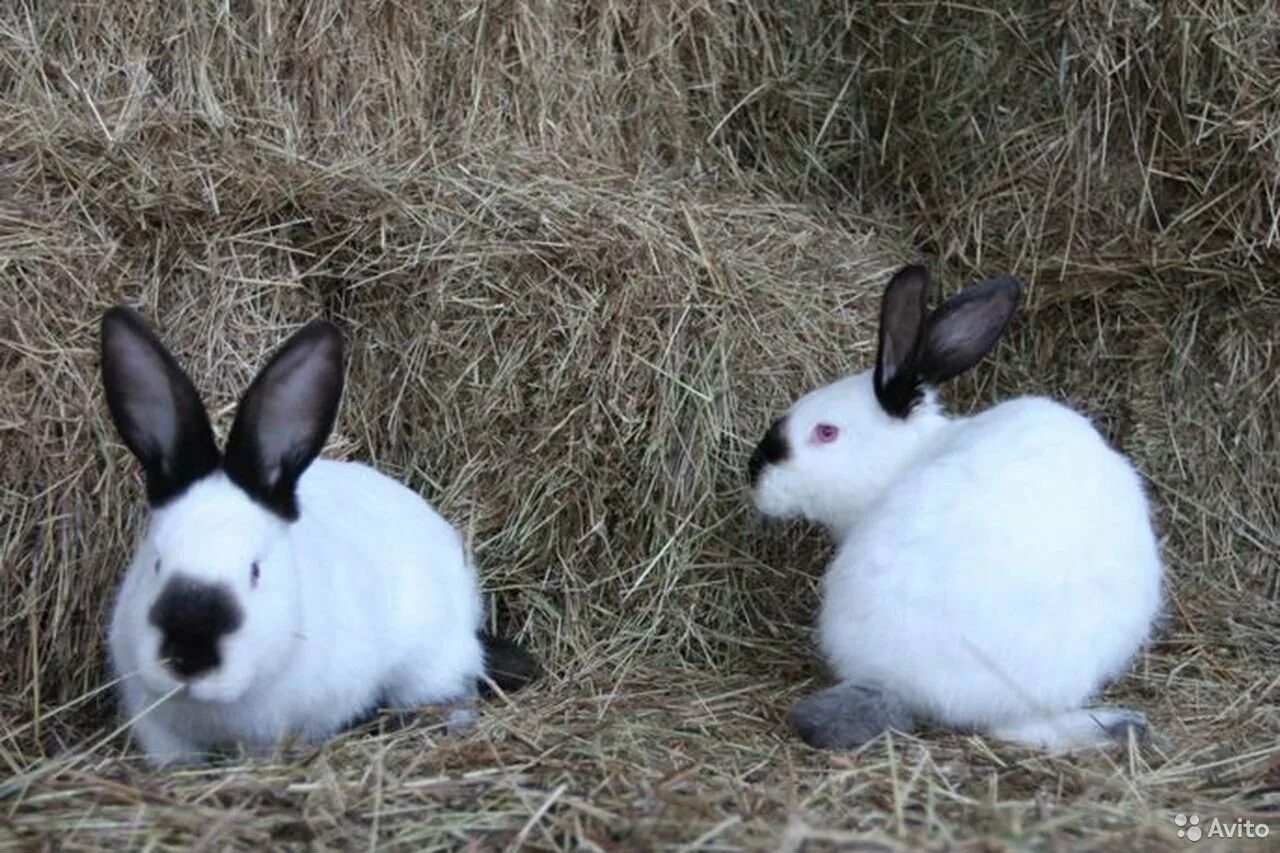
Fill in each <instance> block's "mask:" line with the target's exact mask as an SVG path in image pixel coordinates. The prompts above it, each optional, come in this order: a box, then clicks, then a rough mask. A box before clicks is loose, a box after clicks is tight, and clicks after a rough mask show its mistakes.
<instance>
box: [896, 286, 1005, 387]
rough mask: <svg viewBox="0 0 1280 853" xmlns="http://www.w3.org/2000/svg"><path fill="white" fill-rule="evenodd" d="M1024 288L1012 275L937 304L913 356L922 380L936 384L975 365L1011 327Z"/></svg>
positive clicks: (970, 289)
mask: <svg viewBox="0 0 1280 853" xmlns="http://www.w3.org/2000/svg"><path fill="white" fill-rule="evenodd" d="M1024 291H1025V287H1024V285H1023V284H1022V280H1021V279H1018V278H1016V277H1014V276H1011V275H1003V276H1000V277H999V278H992V279H988V280H987V281H984V282H982V283H981V284H976V285H974V286H973V287H970V288H968V289H967V290H964V291H962V292H960V293H957V294H956V295H955V296H953V297H951V298H950V299H948V300H947V301H946V302H944V303H942V305H940V306H938V308H937V310H935V311H934V312H933V313H932V314H931V315H929V320H928V322H927V323H925V328H924V333H923V334H922V335H921V337H920V342H919V348H918V350H917V352H916V357H915V371H916V373H917V375H919V377H920V379H921V380H922V381H923V382H926V383H928V384H930V385H936V384H938V383H939V382H945V381H946V380H948V379H950V378H951V377H953V376H956V375H958V374H960V373H963V372H964V371H966V370H968V369H969V368H970V367H973V366H974V365H975V364H977V363H978V362H979V361H981V360H982V358H983V356H985V355H986V354H987V353H989V352H991V350H992V349H993V348H994V347H995V345H996V343H997V342H998V341H999V340H1000V336H1001V335H1003V334H1004V331H1005V329H1007V328H1008V327H1009V323H1010V321H1012V320H1013V315H1014V314H1016V313H1017V311H1018V306H1019V305H1021V304H1022V295H1023V292H1024Z"/></svg>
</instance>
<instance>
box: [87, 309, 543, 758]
mask: <svg viewBox="0 0 1280 853" xmlns="http://www.w3.org/2000/svg"><path fill="white" fill-rule="evenodd" d="M342 350H343V345H342V338H341V335H340V334H339V332H338V330H337V329H336V328H335V327H334V326H332V325H331V324H329V323H326V322H323V321H315V322H313V323H311V324H309V325H307V326H305V327H304V328H302V329H301V330H300V331H298V332H297V333H296V334H295V335H293V337H291V338H290V339H289V340H288V341H287V342H286V343H285V344H284V345H283V347H281V348H280V350H279V351H278V352H277V353H276V354H275V355H274V356H273V357H272V358H271V359H270V361H269V362H268V363H267V365H266V366H265V367H264V368H263V369H262V371H261V372H260V373H259V374H258V376H257V377H256V378H255V379H254V381H253V383H252V384H251V385H250V386H249V389H248V390H247V391H246V392H245V394H244V396H243V397H242V398H241V400H240V404H239V407H238V409H237V412H236V418H235V421H234V424H233V426H232V428H231V433H230V436H229V438H228V441H227V446H226V452H225V453H220V452H219V451H218V448H217V446H216V445H215V443H214V437H213V431H212V429H211V428H210V423H209V417H208V415H207V413H206V412H205V408H204V406H203V404H202V403H201V401H200V398H199V396H198V394H197V392H196V389H195V387H194V386H193V385H192V383H191V380H190V379H189V378H188V377H187V375H186V374H185V373H184V372H183V370H182V369H181V368H180V367H179V366H178V364H177V362H176V361H175V360H174V358H173V357H172V356H171V355H170V354H169V352H168V351H167V350H166V349H165V348H164V346H163V345H162V344H161V343H160V341H159V340H158V339H157V338H156V337H155V335H154V334H153V333H152V332H151V331H150V329H149V328H148V327H147V325H146V323H145V322H144V321H143V320H142V319H141V317H139V316H138V315H137V314H136V313H134V312H133V311H132V310H130V309H127V308H119V307H118V308H113V309H111V310H109V311H108V312H107V313H106V314H105V315H104V317H103V320H102V380H103V385H104V388H105V392H106V399H107V404H108V407H109V409H110V412H111V416H112V418H113V420H114V421H115V424H116V427H117V429H118V430H119V432H120V435H121V437H122V438H123V439H124V442H125V444H126V445H127V446H128V447H129V449H130V450H131V451H132V452H133V454H134V455H135V456H136V457H137V458H138V461H139V462H141V463H142V468H143V471H144V474H145V479H146V489H147V497H148V500H149V503H150V517H149V520H148V525H147V530H146V533H145V536H144V537H143V539H142V542H141V544H140V545H139V547H138V549H137V552H136V554H135V555H134V557H133V560H132V562H131V564H130V566H129V569H128V572H127V574H126V576H125V579H124V582H123V584H122V586H121V588H120V591H119V594H118V596H117V599H116V602H115V609H114V612H113V614H112V618H111V627H110V632H109V651H110V660H111V664H112V668H113V670H114V672H115V674H116V676H117V677H118V678H119V679H120V694H121V699H122V705H123V710H124V711H125V712H126V714H127V715H128V718H129V720H130V721H131V724H132V729H133V732H134V735H135V736H136V738H137V740H138V742H139V743H140V745H141V746H142V748H143V750H144V751H145V753H146V756H147V758H148V760H149V761H150V762H151V763H152V764H154V765H162V764H166V763H169V762H173V761H198V760H200V758H201V757H202V755H203V754H204V753H205V752H206V751H207V750H208V749H210V748H213V747H216V746H221V745H229V744H239V745H242V746H244V747H246V748H248V749H250V750H251V751H254V752H262V751H264V750H266V749H268V748H270V747H272V746H273V745H274V744H276V743H277V741H279V740H280V739H281V738H282V737H284V736H295V737H300V738H301V739H303V740H305V741H307V742H312V743H315V742H318V741H322V740H323V739H325V738H327V737H328V736H330V735H332V734H334V733H335V732H337V731H339V730H340V729H342V728H343V727H344V726H345V725H346V724H349V723H351V722H353V721H356V720H358V719H360V718H361V717H363V716H364V715H367V714H368V713H370V712H371V711H372V710H373V709H375V708H376V707H377V706H378V705H379V704H388V705H391V706H393V707H397V708H415V707H417V706H420V705H423V704H427V703H440V704H444V705H448V706H450V707H451V708H453V709H454V713H453V714H451V719H453V720H455V721H456V722H459V723H462V722H464V721H465V719H466V718H467V717H468V716H469V715H470V714H471V710H470V709H471V707H472V705H473V700H474V697H475V695H476V693H477V687H478V680H480V679H482V677H483V676H484V672H485V669H486V662H485V656H486V651H487V652H488V653H489V655H490V658H491V659H490V660H489V661H488V669H489V672H490V674H491V675H492V676H493V678H494V679H495V681H496V683H497V684H499V685H500V686H502V687H504V688H505V689H514V688H515V687H518V686H519V685H520V684H523V683H524V682H525V681H527V680H529V679H531V678H532V677H534V676H535V675H536V674H537V669H538V667H537V664H536V663H535V662H534V661H533V659H532V658H531V657H530V656H529V655H528V654H527V653H525V652H523V651H522V650H520V649H519V648H518V647H516V646H514V645H513V644H510V643H507V642H505V641H501V640H498V639H496V638H493V637H490V636H488V635H487V634H485V633H484V632H482V631H481V630H480V626H481V620H482V615H483V614H482V601H481V597H480V590H479V587H478V581H477V578H476V573H475V570H474V569H473V568H472V566H471V563H470V561H469V559H468V555H467V553H466V550H465V548H464V544H463V540H462V537H461V536H460V535H459V533H458V532H457V531H456V530H454V529H453V528H452V527H451V526H450V525H449V524H448V523H447V522H446V521H445V520H444V519H443V518H441V517H440V515H438V514H437V513H436V512H435V511H434V510H433V509H432V508H431V507H430V506H429V505H428V504H427V503H426V502H425V501H424V500H422V498H420V497H419V496H418V495H416V494H415V493H413V492H411V491H410V490H409V489H407V488H405V487H404V486H402V485H400V484H399V483H397V482H396V481H394V480H392V479H390V478H388V477H386V476H384V475H382V474H380V473H378V472H377V471H375V470H373V469H372V468H370V467H367V466H365V465H361V464H358V463H352V462H337V461H330V460H319V461H315V460H316V456H317V455H318V454H319V452H320V450H321V448H322V447H323V445H324V442H325V439H326V438H327V436H328V434H329V432H330V430H331V429H332V427H333V423H334V418H335V416H336V414H337V411H338V401H339V397H340V396H341V392H342V381H343V363H342Z"/></svg>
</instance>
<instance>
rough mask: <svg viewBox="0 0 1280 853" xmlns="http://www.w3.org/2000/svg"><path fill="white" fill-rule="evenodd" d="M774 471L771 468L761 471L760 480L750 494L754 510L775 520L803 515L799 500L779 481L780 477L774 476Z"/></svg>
mask: <svg viewBox="0 0 1280 853" xmlns="http://www.w3.org/2000/svg"><path fill="white" fill-rule="evenodd" d="M776 473H777V472H775V471H774V470H773V469H772V468H766V469H765V470H764V471H762V472H761V474H760V480H759V482H757V483H756V487H755V490H754V491H753V492H752V494H751V499H752V502H754V503H755V505H756V511H758V512H759V513H760V514H761V515H763V516H764V517H765V518H771V519H774V520H777V521H785V520H787V519H792V518H799V517H800V516H801V515H803V513H802V512H801V511H800V501H798V500H797V499H796V496H795V495H793V494H792V493H791V490H790V489H788V488H787V487H786V483H784V482H781V480H782V478H781V477H778V476H776Z"/></svg>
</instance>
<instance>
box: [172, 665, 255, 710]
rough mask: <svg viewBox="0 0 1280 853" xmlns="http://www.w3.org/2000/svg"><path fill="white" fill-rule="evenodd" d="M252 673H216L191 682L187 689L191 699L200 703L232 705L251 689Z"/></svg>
mask: <svg viewBox="0 0 1280 853" xmlns="http://www.w3.org/2000/svg"><path fill="white" fill-rule="evenodd" d="M252 676H253V674H252V673H251V672H244V673H239V672H223V671H219V672H215V673H213V674H212V675H207V676H205V677H203V678H198V679H196V680H195V681H193V682H191V686H190V687H188V688H187V691H188V692H189V693H190V695H191V698H192V699H195V700H197V701H199V702H215V703H220V704H230V703H232V702H235V701H237V700H239V699H240V697H241V696H243V695H244V694H245V691H246V690H248V689H249V684H250V683H251V682H252V680H253V678H252Z"/></svg>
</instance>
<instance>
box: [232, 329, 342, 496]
mask: <svg viewBox="0 0 1280 853" xmlns="http://www.w3.org/2000/svg"><path fill="white" fill-rule="evenodd" d="M341 397H342V335H341V333H340V332H339V331H338V329H337V328H336V327H335V326H334V325H333V324H332V323H328V322H325V321H323V320H315V321H313V322H311V323H309V324H307V325H306V326H304V327H303V328H302V329H300V330H299V331H298V332H296V333H295V334H294V335H293V337H291V338H289V340H288V341H286V342H285V343H284V345H283V346H282V347H281V348H280V349H279V350H278V351H277V352H276V353H275V355H273V356H272V357H271V360H270V361H268V362H267V365H266V367H264V368H262V370H261V372H259V373H258V375H257V377H256V378H255V379H254V380H253V383H252V384H251V385H250V386H249V389H248V390H247V391H245V393H244V396H243V397H242V398H241V399H240V405H239V407H238V408H237V410H236V419H235V423H234V424H232V426H231V435H230V437H229V438H228V439H227V450H226V454H225V456H226V461H225V462H224V468H225V469H226V472H227V476H228V477H230V478H231V480H232V481H233V482H234V483H235V484H236V485H238V486H239V487H240V488H242V489H244V491H245V492H247V493H248V494H249V496H250V497H251V498H253V499H254V500H255V501H257V502H258V503H260V504H262V505H263V506H265V507H266V508H267V509H269V510H271V511H272V512H274V513H275V514H276V515H278V516H280V517H281V518H284V519H286V520H289V521H292V520H294V519H296V518H297V517H298V504H297V497H296V494H295V490H296V488H297V485H298V478H299V477H301V476H302V472H303V471H305V470H306V469H307V466H308V465H310V464H311V463H312V461H313V460H314V459H315V458H316V456H318V455H319V454H320V451H321V450H322V449H323V448H324V443H325V440H326V439H327V438H328V437H329V433H330V432H331V431H332V430H333V423H334V420H335V418H336V417H337V414H338V401H339V399H340V398H341Z"/></svg>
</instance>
